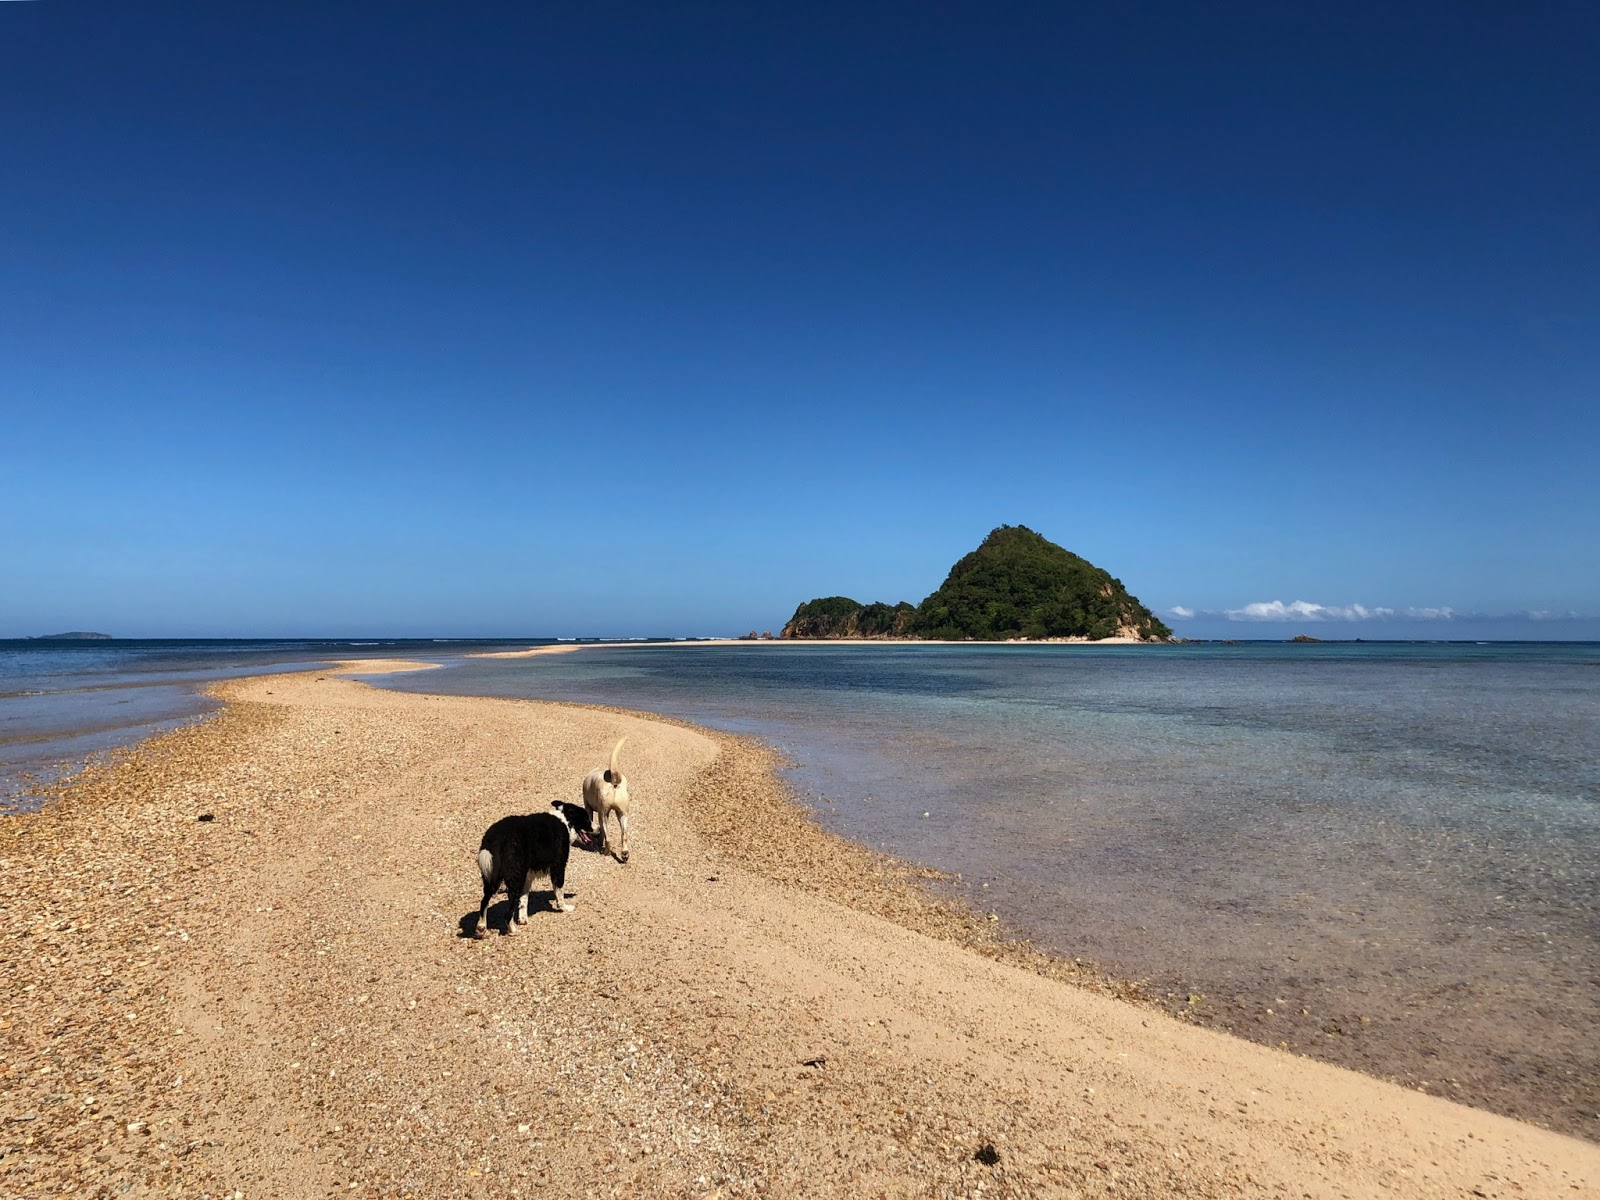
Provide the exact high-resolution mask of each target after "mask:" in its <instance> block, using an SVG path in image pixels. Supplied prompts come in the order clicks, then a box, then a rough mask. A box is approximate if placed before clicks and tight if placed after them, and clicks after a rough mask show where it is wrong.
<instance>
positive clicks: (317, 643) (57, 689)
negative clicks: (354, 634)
mask: <svg viewBox="0 0 1600 1200" xmlns="http://www.w3.org/2000/svg"><path fill="white" fill-rule="evenodd" d="M538 640H539V639H533V641H538ZM544 640H547V641H548V640H553V639H544ZM529 644H531V643H530V641H529V640H528V639H523V640H520V641H516V642H507V641H505V640H503V639H493V640H475V641H467V640H463V639H458V638H452V639H442V638H384V639H379V638H343V639H335V638H295V639H282V638H277V639H274V638H268V639H240V638H214V639H200V640H179V639H164V638H161V639H149V640H143V639H132V638H115V639H108V640H103V641H102V640H83V641H49V640H46V639H23V640H16V641H10V640H0V812H4V811H6V809H7V808H9V807H14V806H26V804H27V803H28V801H27V798H26V796H25V795H21V794H20V793H21V792H22V791H23V790H24V788H25V785H26V784H27V782H28V781H29V780H30V779H49V778H51V777H52V776H55V775H59V774H61V773H63V772H66V771H71V770H73V769H75V768H76V767H77V766H78V765H80V764H81V763H82V762H83V761H84V760H85V759H87V758H89V757H92V756H94V755H96V754H99V753H102V752H104V751H107V750H111V749H115V748H116V747H118V746H126V745H130V744H132V743H133V742H136V741H138V740H139V739H140V738H144V737H148V736H150V735H151V734H154V733H160V732H161V731H163V730H166V729H171V728H173V727H175V726H178V725H183V724H186V723H188V722H191V721H195V720H198V719H201V718H203V717H205V716H206V715H207V714H209V713H212V712H215V711H216V709H217V707H218V705H217V703H216V702H215V701H213V700H211V699H209V698H208V697H206V696H204V695H201V692H200V689H201V688H203V687H204V686H205V685H206V684H207V683H210V682H213V681H215V680H218V679H228V678H233V677H236V676H240V675H251V674H261V673H263V672H266V671H285V670H308V669H310V668H312V667H316V666H318V665H322V664H326V663H327V662H328V661H329V660H331V659H347V658H375V657H385V656H387V657H397V656H399V657H413V656H415V657H419V658H422V659H425V660H426V661H432V662H448V661H451V660H452V659H453V658H456V657H459V656H461V655H463V654H466V653H469V652H471V651H473V650H480V649H505V648H507V646H527V645H529Z"/></svg>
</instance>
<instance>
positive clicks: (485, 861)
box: [478, 846, 494, 883]
mask: <svg viewBox="0 0 1600 1200" xmlns="http://www.w3.org/2000/svg"><path fill="white" fill-rule="evenodd" d="M478 874H480V875H482V876H483V881H484V883H488V882H489V880H491V879H493V878H494V855H492V854H490V853H489V847H487V846H485V847H484V848H483V849H482V850H479V851H478Z"/></svg>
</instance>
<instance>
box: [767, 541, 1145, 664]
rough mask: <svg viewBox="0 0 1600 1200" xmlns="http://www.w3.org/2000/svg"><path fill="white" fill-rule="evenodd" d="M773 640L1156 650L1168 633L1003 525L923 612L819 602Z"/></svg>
mask: <svg viewBox="0 0 1600 1200" xmlns="http://www.w3.org/2000/svg"><path fill="white" fill-rule="evenodd" d="M779 636H780V637H783V638H863V639H888V638H906V639H917V638H933V639H948V640H953V641H968V640H970V641H984V642H997V641H1010V640H1023V639H1026V640H1028V641H1038V640H1043V639H1046V638H1085V639H1088V640H1090V641H1099V640H1101V639H1103V638H1110V637H1123V638H1138V639H1139V640H1140V641H1146V642H1159V641H1166V640H1168V639H1169V638H1171V636H1172V630H1170V629H1168V628H1167V626H1166V625H1165V624H1163V623H1162V622H1161V621H1160V620H1159V619H1158V618H1157V617H1156V616H1155V615H1154V614H1153V613H1151V611H1150V610H1149V609H1148V608H1146V607H1145V606H1144V605H1142V604H1140V603H1139V601H1138V599H1137V598H1136V597H1134V596H1131V595H1129V594H1128V591H1127V589H1126V588H1124V587H1123V586H1122V581H1121V580H1120V579H1117V578H1115V577H1113V576H1112V575H1111V574H1110V573H1109V572H1107V571H1105V570H1103V569H1101V568H1100V567H1097V566H1095V565H1094V564H1093V563H1091V562H1089V561H1088V560H1087V559H1084V558H1080V557H1079V556H1078V555H1076V554H1073V553H1072V552H1071V551H1070V550H1066V549H1063V548H1062V547H1060V546H1058V545H1056V544H1055V543H1054V542H1052V541H1049V540H1048V539H1046V538H1044V537H1041V536H1040V535H1039V534H1037V533H1035V532H1034V531H1033V530H1031V529H1029V528H1028V527H1027V526H1026V525H1002V526H1000V527H999V528H998V529H996V530H994V531H992V532H991V533H990V534H989V536H988V537H986V538H984V539H983V542H982V544H981V545H979V547H978V548H977V549H976V550H974V551H973V552H972V553H971V554H968V555H967V556H966V557H965V558H963V559H961V561H959V562H958V563H956V565H955V566H953V567H951V568H950V574H949V576H948V577H947V578H946V579H945V581H944V584H943V585H942V586H941V587H940V588H939V590H938V591H936V592H934V593H933V594H932V595H931V596H929V597H928V598H927V599H925V600H924V601H923V602H922V603H921V604H916V605H912V604H908V603H905V602H904V601H902V602H901V603H899V604H892V605H891V604H884V603H881V602H879V603H873V604H861V603H858V602H857V601H855V600H852V599H850V598H849V597H848V596H824V597H820V598H818V599H816V600H808V601H806V602H805V603H804V604H802V605H800V607H798V608H797V609H795V610H794V616H792V617H790V618H789V623H788V624H787V625H785V626H784V627H783V632H782V633H781V634H779Z"/></svg>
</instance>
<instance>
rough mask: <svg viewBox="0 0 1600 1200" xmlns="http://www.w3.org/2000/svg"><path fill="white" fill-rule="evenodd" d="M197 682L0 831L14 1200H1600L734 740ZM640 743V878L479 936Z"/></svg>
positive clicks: (588, 878)
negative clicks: (495, 884) (1079, 967)
mask: <svg viewBox="0 0 1600 1200" xmlns="http://www.w3.org/2000/svg"><path fill="white" fill-rule="evenodd" d="M358 669H359V670H360V671H361V672H362V673H371V672H373V671H374V670H377V669H380V668H379V666H377V665H375V664H373V663H370V662H367V663H362V664H360V666H359V668H358ZM218 691H219V693H220V694H222V695H224V696H225V697H226V698H227V699H229V700H230V701H231V703H230V705H229V706H228V708H227V709H226V710H225V711H224V712H223V713H222V714H221V715H219V716H218V717H216V718H214V719H213V720H211V721H208V722H206V723H204V724H202V725H199V726H196V727H193V728H190V729H185V730H181V731H179V732H177V733H173V734H169V735H166V736H164V737H161V738H158V739H156V740H154V741H152V742H149V743H146V744H145V745H143V746H141V747H138V748H136V749H135V750H133V751H130V752H128V753H126V754H124V755H122V756H120V757H119V758H118V759H117V760H116V761H115V762H113V763H111V764H110V765H106V766H101V767H92V768H90V769H88V770H87V771H85V772H84V774H83V775H81V776H80V777H79V778H78V779H77V780H75V781H73V782H72V783H70V784H69V785H66V786H64V787H62V788H61V789H60V791H59V794H58V795H57V796H55V797H54V798H52V800H51V801H50V803H49V804H47V805H46V807H45V808H44V809H43V810H42V811H41V812H39V813H36V814H31V815H23V816H14V817H8V818H5V819H0V871H3V876H0V877H3V879H4V883H3V888H0V938H3V941H4V958H3V979H0V985H3V997H0V1050H3V1054H4V1058H3V1062H0V1195H4V1196H8V1197H9V1196H30V1197H31V1196H53V1195H58V1194H63V1193H68V1192H72V1193H74V1194H78V1195H90V1196H131V1197H138V1196H152V1195H160V1196H212V1197H220V1196H239V1195H241V1194H242V1196H244V1197H262V1196H284V1197H297V1196H328V1195H334V1194H338V1195H342V1196H362V1195H384V1196H399V1195H415V1196H419V1197H432V1196H482V1197H504V1196H552V1197H555V1196H560V1197H566V1196H572V1197H580V1196H581V1197H605V1196H694V1197H705V1196H724V1197H732V1196H755V1195H768V1196H795V1197H800V1196H805V1197H810V1196H838V1197H846V1196H848V1197H856V1196H878V1195H883V1196H907V1197H909V1196H979V1195H982V1196H986V1197H994V1196H1102V1195H1104V1196H1214V1197H1224V1196H1255V1195H1273V1196H1277V1195H1282V1196H1290V1197H1301V1196H1310V1197H1324V1196H1326V1197H1340V1196H1373V1195H1386V1196H1439V1197H1472V1196H1483V1197H1496V1196H1503V1197H1512V1196H1516V1197H1545V1196H1552V1197H1554V1196H1561V1197H1568V1196H1570V1197H1577V1196H1586V1197H1587V1196H1593V1195H1596V1194H1600V1147H1596V1146H1594V1145H1591V1144H1589V1143H1586V1142H1582V1141H1579V1140H1577V1139H1573V1138H1568V1137H1563V1136H1561V1135H1558V1134H1554V1133H1550V1132H1547V1131H1544V1130H1541V1129H1537V1128H1534V1127H1532V1126H1529V1125H1524V1124H1520V1123H1518V1122H1515V1121H1511V1120H1508V1119H1506V1118H1502V1117H1497V1116H1494V1115H1491V1114H1488V1113H1484V1112H1479V1111H1476V1110H1472V1109H1467V1108H1463V1107H1461V1106H1458V1105H1454V1104H1451V1103H1450V1102H1448V1101H1445V1100H1441V1099H1437V1098H1434V1097H1430V1096H1425V1095H1420V1094H1418V1093H1415V1092H1409V1091H1405V1090H1402V1089H1400V1088H1398V1087H1395V1086H1393V1085H1390V1084H1386V1083H1383V1082H1381V1081H1378V1080H1375V1079H1371V1078H1368V1077H1365V1076H1361V1075H1356V1074H1353V1073H1350V1072H1346V1071H1342V1070H1339V1069H1338V1068H1335V1067H1329V1066H1326V1065H1323V1064H1319V1063H1314V1062H1311V1061H1309V1060H1305V1059H1300V1058H1295V1057H1293V1056H1290V1055H1287V1054H1283V1053H1281V1052H1277V1051H1274V1050H1271V1049H1267V1048H1264V1047H1260V1046H1256V1045H1252V1044H1249V1043H1246V1042H1242V1041H1237V1040H1234V1039H1231V1038H1228V1037H1226V1036H1224V1035H1221V1034H1216V1033H1213V1032H1210V1031H1207V1030H1204V1029H1200V1028H1196V1027H1194V1026H1191V1025H1187V1024H1184V1023H1182V1022H1179V1021H1176V1020H1173V1019H1171V1018H1168V1017H1166V1016H1164V1015H1162V1014H1161V1013H1159V1012H1157V1011H1154V1010H1153V1009H1151V1008H1149V1007H1146V1006H1142V1005H1139V1004H1136V1003H1131V1002H1129V1001H1128V1000H1126V999H1124V998H1121V997H1119V996H1118V995H1116V994H1114V993H1115V992H1116V991H1117V989H1116V988H1115V987H1114V986H1112V985H1110V984H1108V983H1106V982H1104V981H1100V980H1097V979H1095V978H1093V977H1090V976H1087V975H1085V976H1083V977H1082V978H1076V977H1075V973H1074V968H1072V967H1071V966H1070V965H1067V964H1060V963H1051V962H1049V961H1047V960H1045V959H1043V958H1042V957H1040V956H1036V955H1032V954H1030V952H1028V951H1027V950H1026V948H1021V947H1014V946H1007V945H1005V944H1003V943H1002V942H1001V941H999V940H998V938H996V937H995V936H994V935H993V933H992V927H990V926H989V925H988V924H987V923H986V922H985V921H983V920H982V918H981V917H980V916H977V915H973V914H969V913H966V912H964V911H963V910H960V909H957V908H954V907H952V906H950V905H947V904H943V903H940V902H938V901H935V900H933V899H931V898H930V897H929V896H928V895H926V894H925V893H924V892H923V891H922V890H921V889H920V887H919V886H918V884H917V881H916V879H915V877H914V872H912V871H910V870H908V869H906V868H904V867H901V866H899V865H897V864H895V863H893V862H891V861H889V860H886V859H883V858H881V857H879V856H877V855H875V854H873V853H871V852H870V851H867V850H864V849H861V848H859V847H855V846H852V845H850V844H848V843H845V842H842V841H840V840H838V839H837V838H834V837H832V836H830V835H828V834H826V833H824V832H822V831H821V830H819V829H818V828H817V827H816V826H814V825H813V824H811V823H810V822H809V821H808V820H807V819H806V818H805V815H804V813H803V811H802V810H800V809H799V808H798V807H796V806H795V805H793V804H792V803H791V802H790V801H789V800H788V798H787V797H786V796H785V795H784V793H783V791H782V789H781V787H780V786H779V785H778V784H777V782H776V781H775V779H774V777H773V775H772V772H771V767H772V765H773V764H772V762H771V761H770V756H769V755H768V753H767V752H766V751H764V750H763V749H761V748H760V747H758V746H755V745H753V744H750V743H747V742H743V741H740V740H738V739H734V738H730V737H725V736H722V735H714V734H710V733H707V732H704V731H699V730H695V729H692V728H689V727H685V726H682V725H679V724H675V723H671V722H665V721H657V720H649V719H646V718H643V717H640V716H637V715H630V714H625V713H618V712H611V711H606V710H599V709H590V708H578V707H573V706H565V705H553V704H542V703H532V702H526V701H512V700H486V699H470V698H455V697H434V696H418V695H410V694H404V693H397V692H387V691H381V690H378V689H374V688H370V687H367V686H365V685H363V684H361V683H358V682H354V681H351V680H348V679H342V678H340V677H339V676H337V675H336V674H334V673H331V672H328V673H320V674H318V673H309V674H303V675H285V676H273V677H267V678H254V679H248V680H236V681H233V682H230V683H228V684H225V685H221V686H220V687H219V689H218ZM623 735H626V736H627V738H628V743H627V746H626V748H625V749H624V751H623V768H624V770H625V771H626V772H627V774H628V777H629V780H630V789H631V791H632V794H633V800H634V810H635V811H634V816H633V820H632V828H631V833H630V842H631V848H632V849H633V855H632V859H631V861H630V862H629V863H628V864H627V865H626V866H624V865H621V864H619V863H617V862H615V861H613V860H612V859H609V858H606V857H603V856H601V855H599V854H590V853H581V852H577V851H575V852H574V861H573V864H572V867H571V869H570V870H569V874H568V892H569V897H570V899H571V900H572V901H573V902H574V903H575V904H576V911H574V912H572V913H570V914H559V913H553V912H549V911H539V912H537V915H535V916H534V917H533V919H532V920H531V921H530V922H529V924H528V925H527V926H526V927H524V928H522V929H520V930H519V931H518V932H517V933H516V934H515V936H504V935H502V934H500V933H499V929H500V927H502V926H503V923H504V918H505V913H506V904H505V901H504V900H503V899H502V900H500V901H499V902H497V904H496V905H495V907H494V909H493V910H492V911H491V919H492V920H493V922H494V923H495V926H496V932H495V935H494V936H491V937H490V938H489V939H488V940H487V941H484V942H475V941H472V940H470V939H467V938H465V937H463V936H462V933H463V931H464V929H467V928H470V925H471V923H472V921H473V919H474V918H475V917H476V912H477V907H478V900H479V894H480V885H479V881H478V875H477V868H476V864H475V854H476V851H477V847H478V839H479V837H480V835H481V834H482V832H483V829H484V828H485V827H486V826H487V825H488V824H489V823H490V822H491V821H493V820H495V819H496V818H498V817H500V816H503V815H505V814H506V813H509V812H526V811H533V810H535V809H538V808H542V807H544V806H546V805H547V804H548V802H549V800H550V799H552V798H563V799H569V800H576V799H577V798H578V782H579V780H580V779H581V777H582V775H583V774H584V772H586V771H587V770H588V769H590V768H591V767H594V766H597V765H600V764H601V763H602V762H603V761H604V759H605V756H606V754H607V753H608V751H609V749H610V746H611V744H612V743H613V742H614V741H615V739H616V738H618V737H620V736H623ZM203 815H209V816H210V817H211V819H210V820H201V819H200V818H201V817H202V816H203ZM543 895H544V894H543V893H539V892H535V901H536V902H537V901H538V900H540V899H542V897H543ZM534 907H535V908H536V909H537V908H539V907H540V905H539V904H538V903H535V905H534Z"/></svg>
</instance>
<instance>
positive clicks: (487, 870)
mask: <svg viewBox="0 0 1600 1200" xmlns="http://www.w3.org/2000/svg"><path fill="white" fill-rule="evenodd" d="M589 834H590V827H589V813H588V810H586V809H585V808H584V807H583V806H582V805H579V804H568V803H567V802H566V801H564V800H552V801H550V808H549V810H548V811H546V812H536V813H528V814H526V815H525V816H515V817H501V818H500V819H499V820H498V821H496V822H495V823H494V824H493V825H491V826H489V828H488V829H487V830H485V831H484V835H483V842H482V843H481V844H480V845H479V847H478V871H479V873H480V874H481V875H482V876H483V907H482V908H480V909H479V910H478V924H477V927H476V928H475V929H474V930H473V931H472V936H473V937H475V938H481V937H485V936H487V935H488V932H489V901H490V900H491V899H493V898H494V894H495V893H496V892H497V891H499V890H500V887H501V885H502V884H503V885H504V886H505V889H506V897H507V899H509V900H510V901H511V904H512V909H513V912H512V915H511V916H510V917H509V918H507V920H506V932H507V933H515V932H516V928H517V926H518V925H526V924H527V923H528V893H529V892H530V891H531V890H532V889H533V880H534V877H535V876H538V875H548V876H549V877H550V890H551V895H550V907H551V908H553V909H555V910H556V911H557V912H571V911H572V905H570V904H568V903H567V901H566V898H565V897H564V896H563V895H562V889H563V888H565V887H566V884H567V856H568V855H569V854H570V853H571V852H572V843H574V842H576V841H578V840H579V839H582V841H583V843H584V844H585V845H588V844H589Z"/></svg>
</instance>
